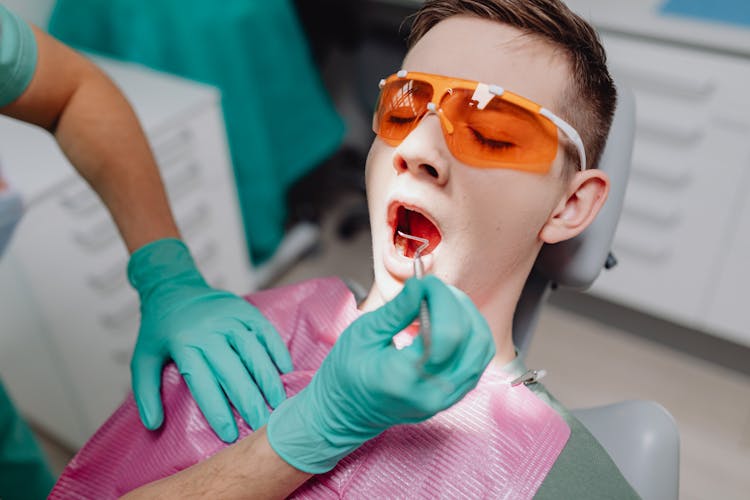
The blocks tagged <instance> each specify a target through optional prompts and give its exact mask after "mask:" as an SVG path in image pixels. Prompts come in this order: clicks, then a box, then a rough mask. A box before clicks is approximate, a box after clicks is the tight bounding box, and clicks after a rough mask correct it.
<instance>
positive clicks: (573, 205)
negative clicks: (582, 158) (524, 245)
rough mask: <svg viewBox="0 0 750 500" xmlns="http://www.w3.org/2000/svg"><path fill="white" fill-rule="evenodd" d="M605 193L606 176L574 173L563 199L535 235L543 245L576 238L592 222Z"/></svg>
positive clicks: (593, 170)
mask: <svg viewBox="0 0 750 500" xmlns="http://www.w3.org/2000/svg"><path fill="white" fill-rule="evenodd" d="M607 194H609V177H608V176H607V174H606V173H604V172H602V171H601V170H599V169H590V170H585V171H583V172H576V173H575V175H574V176H573V178H572V179H571V180H570V181H569V182H568V185H567V189H566V191H565V193H563V197H562V199H561V200H560V202H559V203H558V205H557V206H556V207H555V210H554V211H553V212H552V214H550V217H549V219H547V223H546V224H545V225H544V226H543V227H542V230H541V231H540V232H539V238H540V239H541V240H542V241H543V242H545V243H559V242H561V241H565V240H569V239H571V238H573V237H575V236H577V235H579V234H580V233H581V232H582V231H583V230H584V229H586V228H587V227H588V226H589V224H591V222H592V221H593V220H594V217H596V214H598V213H599V210H601V208H602V206H604V202H605V201H606V200H607Z"/></svg>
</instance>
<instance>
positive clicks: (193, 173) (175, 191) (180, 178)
mask: <svg viewBox="0 0 750 500" xmlns="http://www.w3.org/2000/svg"><path fill="white" fill-rule="evenodd" d="M200 173H201V170H200V167H199V166H198V164H196V163H195V162H190V163H188V164H186V165H184V166H183V167H182V168H180V169H172V170H170V171H168V172H167V173H165V174H164V184H165V185H166V187H167V190H168V191H169V194H170V195H172V198H173V199H177V198H179V197H180V196H182V195H183V194H185V193H187V192H189V191H191V190H193V189H194V188H195V187H197V186H198V184H199V183H198V181H199V180H200Z"/></svg>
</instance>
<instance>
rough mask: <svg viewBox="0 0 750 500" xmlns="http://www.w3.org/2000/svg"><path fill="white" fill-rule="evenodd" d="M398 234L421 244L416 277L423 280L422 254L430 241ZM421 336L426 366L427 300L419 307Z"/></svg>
mask: <svg viewBox="0 0 750 500" xmlns="http://www.w3.org/2000/svg"><path fill="white" fill-rule="evenodd" d="M398 234H399V236H401V237H403V238H406V239H407V240H412V241H417V242H419V243H421V245H420V246H419V248H417V250H416V251H415V252H414V276H415V277H416V278H422V276H424V266H423V265H422V252H423V251H425V250H426V249H427V247H428V246H429V245H430V240H428V239H426V238H420V237H418V236H412V235H411V234H406V233H404V232H402V231H398ZM419 334H420V335H421V336H422V342H423V343H424V354H423V355H422V364H424V362H425V361H426V360H427V358H428V357H429V355H430V311H429V309H428V308H427V301H426V300H425V299H422V303H421V304H420V305H419Z"/></svg>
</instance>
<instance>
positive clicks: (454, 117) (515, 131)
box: [441, 89, 557, 172]
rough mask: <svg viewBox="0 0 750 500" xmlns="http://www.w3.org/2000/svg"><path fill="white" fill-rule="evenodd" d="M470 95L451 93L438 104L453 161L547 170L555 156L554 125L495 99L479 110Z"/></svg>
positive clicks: (484, 166)
mask: <svg viewBox="0 0 750 500" xmlns="http://www.w3.org/2000/svg"><path fill="white" fill-rule="evenodd" d="M473 95H474V92H473V91H472V90H469V89H453V90H452V91H451V92H448V93H446V95H445V97H444V98H443V102H442V103H441V107H442V109H443V112H444V113H445V116H446V118H447V119H448V120H449V121H450V122H451V124H452V125H453V128H454V132H453V134H450V135H447V136H446V141H447V143H448V147H449V148H450V150H451V152H452V153H453V155H454V156H455V157H456V158H458V159H459V160H461V161H463V162H464V163H468V164H470V165H472V166H476V167H483V168H508V167H510V168H521V169H523V170H531V171H537V172H543V171H544V172H546V171H547V170H549V167H550V165H551V164H552V162H553V161H554V159H555V156H556V154H557V127H556V126H555V124H554V123H552V122H551V121H550V120H548V119H547V118H545V117H543V116H541V115H539V114H536V113H533V112H531V111H528V110H526V109H524V108H522V107H520V106H518V105H516V104H513V103H512V102H509V101H508V100H506V99H503V98H500V97H497V96H494V97H492V99H491V100H490V101H489V102H488V103H487V104H486V105H485V106H484V107H483V108H481V109H480V107H479V103H478V102H477V100H475V99H473Z"/></svg>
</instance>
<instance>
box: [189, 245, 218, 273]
mask: <svg viewBox="0 0 750 500" xmlns="http://www.w3.org/2000/svg"><path fill="white" fill-rule="evenodd" d="M218 253H219V247H218V245H217V244H216V242H214V241H209V242H208V243H206V244H205V245H203V246H202V247H200V248H199V249H198V250H196V252H195V264H196V266H198V267H203V266H205V265H208V264H209V263H210V262H211V261H213V260H214V258H216V255H217V254H218Z"/></svg>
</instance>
